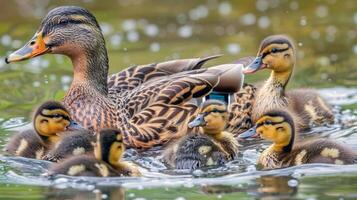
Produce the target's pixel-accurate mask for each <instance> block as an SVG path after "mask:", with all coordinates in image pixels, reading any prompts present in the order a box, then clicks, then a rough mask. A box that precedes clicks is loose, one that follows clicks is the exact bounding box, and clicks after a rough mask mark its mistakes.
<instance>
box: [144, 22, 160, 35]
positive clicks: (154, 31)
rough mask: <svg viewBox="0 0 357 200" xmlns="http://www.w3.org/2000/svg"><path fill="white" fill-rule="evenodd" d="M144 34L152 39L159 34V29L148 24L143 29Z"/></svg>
mask: <svg viewBox="0 0 357 200" xmlns="http://www.w3.org/2000/svg"><path fill="white" fill-rule="evenodd" d="M144 32H145V34H146V35H148V36H150V37H154V36H156V35H157V34H159V28H158V27H157V26H156V25H155V24H149V25H147V26H145V27H144Z"/></svg>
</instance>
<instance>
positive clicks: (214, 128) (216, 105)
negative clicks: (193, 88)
mask: <svg viewBox="0 0 357 200" xmlns="http://www.w3.org/2000/svg"><path fill="white" fill-rule="evenodd" d="M227 119H228V112H227V105H226V104H225V103H224V102H223V101H218V100H207V101H205V102H204V103H203V104H202V106H201V109H200V113H199V114H198V115H197V116H196V118H195V119H194V120H193V121H191V122H190V123H189V124H188V126H189V128H194V127H202V129H203V131H204V133H206V134H209V135H216V134H219V133H221V132H222V131H223V130H224V129H225V128H226V125H227Z"/></svg>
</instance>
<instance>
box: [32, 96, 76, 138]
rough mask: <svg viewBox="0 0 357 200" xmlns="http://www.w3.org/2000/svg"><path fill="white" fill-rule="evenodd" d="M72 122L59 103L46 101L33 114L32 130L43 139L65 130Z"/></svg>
mask: <svg viewBox="0 0 357 200" xmlns="http://www.w3.org/2000/svg"><path fill="white" fill-rule="evenodd" d="M71 123H72V120H71V118H70V114H69V112H68V111H67V109H66V108H65V107H64V106H63V105H62V104H61V103H59V102H56V101H48V102H45V103H44V104H42V105H41V106H40V107H39V108H38V109H37V110H36V112H35V116H34V128H35V130H36V131H37V133H38V134H40V135H41V136H45V137H50V136H54V135H56V134H57V133H59V132H62V131H65V130H67V128H68V127H69V126H70V125H71Z"/></svg>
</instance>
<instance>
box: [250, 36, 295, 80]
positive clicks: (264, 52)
mask: <svg viewBox="0 0 357 200" xmlns="http://www.w3.org/2000/svg"><path fill="white" fill-rule="evenodd" d="M294 64H295V49H294V45H293V42H292V41H291V39H290V38H289V37H287V36H285V35H272V36H269V37H267V38H265V39H264V40H263V41H262V43H261V44H260V48H259V51H258V55H257V57H256V58H255V60H254V61H253V62H252V63H251V64H249V65H248V66H247V67H246V68H245V69H244V73H246V74H249V73H254V72H256V71H258V70H261V69H265V68H267V69H271V70H273V71H275V72H285V71H288V70H290V71H291V70H292V68H293V67H294Z"/></svg>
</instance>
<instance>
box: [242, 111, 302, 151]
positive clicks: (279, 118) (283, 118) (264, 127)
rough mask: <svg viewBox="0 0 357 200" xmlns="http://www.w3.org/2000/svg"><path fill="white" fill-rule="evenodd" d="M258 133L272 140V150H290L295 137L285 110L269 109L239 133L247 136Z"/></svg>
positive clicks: (290, 120)
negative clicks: (244, 130)
mask: <svg viewBox="0 0 357 200" xmlns="http://www.w3.org/2000/svg"><path fill="white" fill-rule="evenodd" d="M256 134H258V135H259V136H260V137H261V138H263V139H266V140H269V141H271V142H273V143H274V144H273V147H274V150H276V151H285V152H290V151H291V149H292V147H293V144H294V138H295V127H294V121H293V118H292V117H291V115H290V114H289V113H287V112H285V111H270V112H267V113H266V114H264V115H263V116H262V117H260V119H258V120H257V122H256V125H255V126H254V127H253V128H251V129H249V130H248V131H246V132H244V133H242V134H240V135H239V137H240V138H248V137H252V136H254V135H256Z"/></svg>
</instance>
